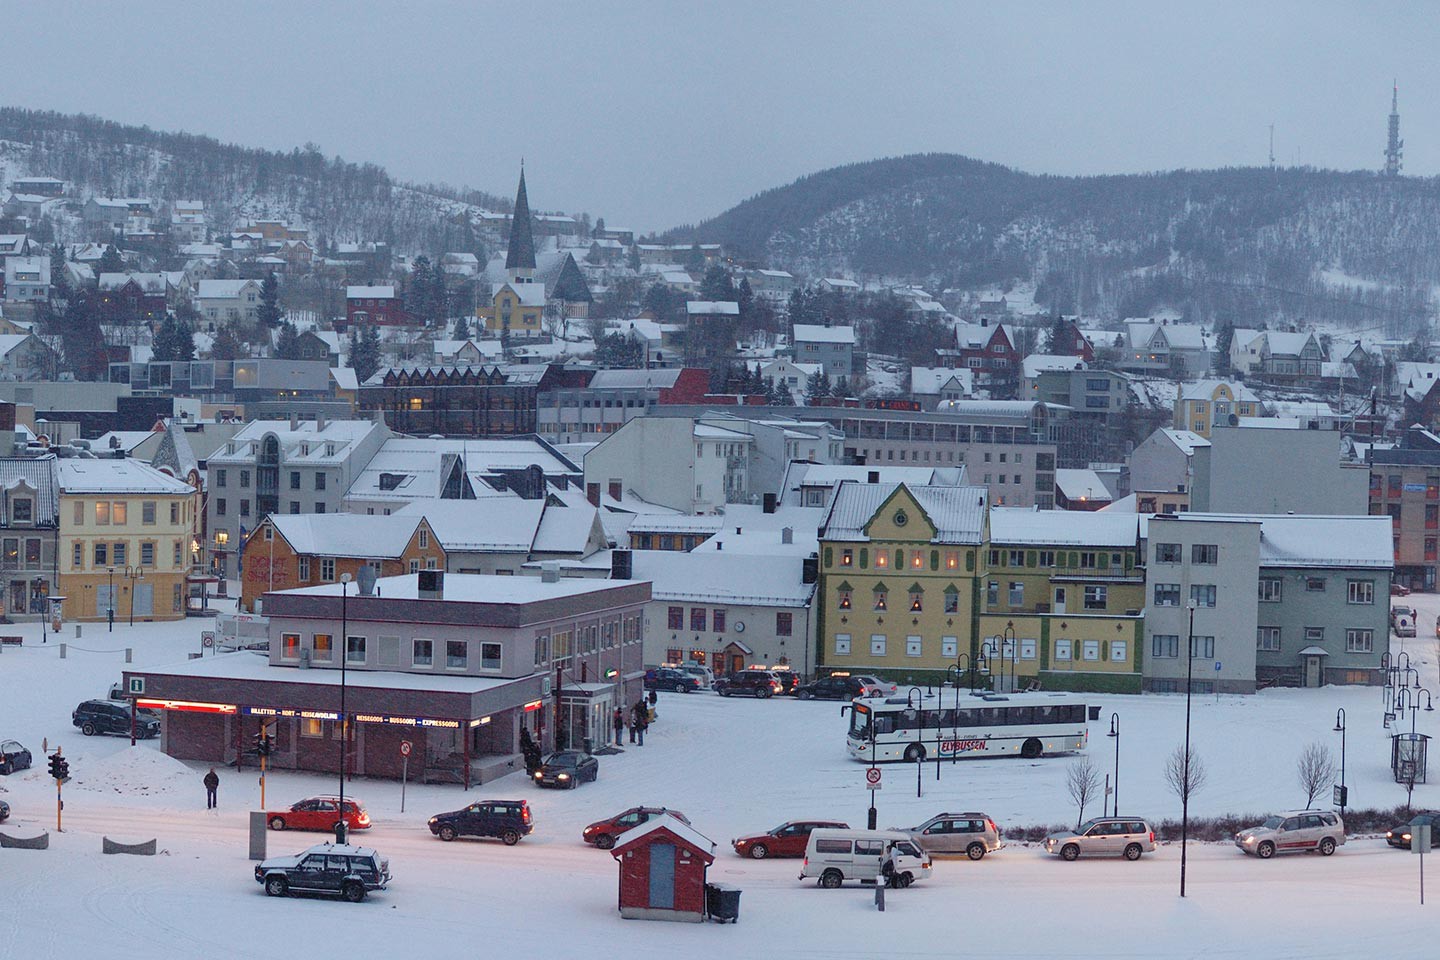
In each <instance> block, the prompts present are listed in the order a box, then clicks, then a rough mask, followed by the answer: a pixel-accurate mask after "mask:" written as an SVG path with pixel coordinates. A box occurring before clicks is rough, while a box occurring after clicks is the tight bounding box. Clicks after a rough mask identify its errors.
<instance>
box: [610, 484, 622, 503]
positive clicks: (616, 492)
mask: <svg viewBox="0 0 1440 960" xmlns="http://www.w3.org/2000/svg"><path fill="white" fill-rule="evenodd" d="M621 485H622V481H620V480H611V481H610V499H611V500H616V501H618V500H619V499H620V494H621V492H622V491H621V489H620V488H621Z"/></svg>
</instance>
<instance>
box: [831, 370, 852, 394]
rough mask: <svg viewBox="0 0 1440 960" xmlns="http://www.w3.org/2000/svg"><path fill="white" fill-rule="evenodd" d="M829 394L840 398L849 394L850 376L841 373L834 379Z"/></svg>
mask: <svg viewBox="0 0 1440 960" xmlns="http://www.w3.org/2000/svg"><path fill="white" fill-rule="evenodd" d="M830 394H831V396H835V397H839V398H840V399H841V400H844V399H845V398H846V397H848V396H850V378H849V377H847V376H845V375H844V374H843V373H842V374H841V375H840V376H839V377H837V378H836V379H835V386H834V388H833V389H831V391H830Z"/></svg>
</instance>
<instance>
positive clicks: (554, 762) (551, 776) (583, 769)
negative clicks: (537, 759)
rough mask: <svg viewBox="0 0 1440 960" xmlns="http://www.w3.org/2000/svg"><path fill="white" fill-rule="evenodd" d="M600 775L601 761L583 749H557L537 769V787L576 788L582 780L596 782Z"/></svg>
mask: <svg viewBox="0 0 1440 960" xmlns="http://www.w3.org/2000/svg"><path fill="white" fill-rule="evenodd" d="M599 776H600V761H599V760H596V759H595V758H594V757H592V756H591V755H590V754H588V753H586V752H585V751H583V750H556V751H555V752H554V753H552V754H550V756H548V757H546V758H545V762H544V763H542V764H541V765H540V769H539V770H536V771H535V785H536V786H537V787H566V788H568V789H570V790H574V789H575V788H576V787H578V786H580V784H581V782H582V781H588V782H590V783H594V782H595V779H596V778H597V777H599Z"/></svg>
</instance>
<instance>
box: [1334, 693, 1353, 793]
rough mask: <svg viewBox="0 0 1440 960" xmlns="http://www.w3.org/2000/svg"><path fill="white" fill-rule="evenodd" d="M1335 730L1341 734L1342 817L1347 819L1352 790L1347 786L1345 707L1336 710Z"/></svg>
mask: <svg viewBox="0 0 1440 960" xmlns="http://www.w3.org/2000/svg"><path fill="white" fill-rule="evenodd" d="M1335 732H1336V733H1338V734H1340V819H1341V820H1344V819H1345V801H1347V800H1349V799H1350V791H1349V790H1348V789H1347V788H1346V786H1345V708H1344V707H1341V708H1340V709H1339V710H1336V711H1335Z"/></svg>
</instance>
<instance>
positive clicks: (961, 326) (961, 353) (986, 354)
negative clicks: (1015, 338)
mask: <svg viewBox="0 0 1440 960" xmlns="http://www.w3.org/2000/svg"><path fill="white" fill-rule="evenodd" d="M935 359H936V365H937V366H941V367H950V368H952V369H953V368H955V367H964V368H965V369H967V370H971V371H973V378H974V379H973V382H974V384H975V388H976V389H983V390H986V391H988V392H989V394H990V398H991V399H992V400H1004V399H1009V398H1012V397H1014V396H1015V394H1016V392H1017V391H1018V390H1019V386H1020V358H1019V357H1018V356H1017V355H1016V353H1015V344H1014V343H1012V342H1011V340H1010V334H1009V333H1008V332H1007V331H1006V330H1005V325H1004V324H1003V323H991V322H990V321H989V320H988V319H984V318H982V319H981V320H980V322H979V323H957V324H956V325H955V347H954V348H953V349H942V350H936V351H935Z"/></svg>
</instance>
